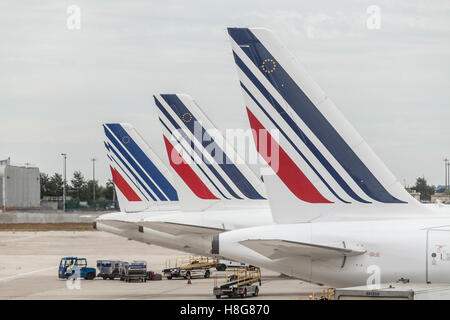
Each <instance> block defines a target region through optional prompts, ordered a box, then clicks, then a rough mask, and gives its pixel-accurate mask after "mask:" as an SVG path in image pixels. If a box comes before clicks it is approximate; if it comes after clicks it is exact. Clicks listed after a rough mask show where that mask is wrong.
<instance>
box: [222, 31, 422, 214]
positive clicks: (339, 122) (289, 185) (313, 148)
mask: <svg viewBox="0 0 450 320" xmlns="http://www.w3.org/2000/svg"><path fill="white" fill-rule="evenodd" d="M228 34H229V36H230V39H231V44H232V49H233V57H234V60H235V63H236V66H237V70H238V73H239V78H240V86H241V89H242V93H243V95H244V99H245V102H246V111H247V114H248V118H249V121H250V126H251V127H252V129H253V130H254V139H255V144H256V146H257V149H258V152H259V153H260V154H261V156H262V157H264V158H266V159H268V156H267V155H266V154H265V152H264V150H268V149H272V148H273V147H274V146H275V147H277V148H279V152H278V154H279V158H278V161H276V159H275V160H274V159H270V160H271V161H270V162H269V165H270V166H271V167H272V168H273V169H274V171H275V173H276V175H274V176H267V177H264V179H265V184H266V188H267V191H268V195H269V200H270V205H271V208H272V212H273V215H274V219H275V220H276V221H277V222H300V221H310V220H311V219H314V218H316V217H318V216H320V215H321V214H323V213H328V212H330V211H333V212H338V211H341V210H345V211H346V212H349V211H351V210H354V212H361V211H364V210H372V211H373V210H374V208H377V209H376V210H378V209H379V208H380V207H389V208H390V209H394V210H402V209H408V210H409V209H411V208H412V206H413V207H414V208H417V207H418V202H417V201H416V200H415V199H414V198H412V197H411V196H410V195H409V194H408V193H407V192H406V190H405V189H404V188H403V186H402V185H401V184H400V183H399V181H398V180H397V179H396V178H395V177H394V175H393V174H392V173H391V172H390V171H389V170H388V168H387V167H386V166H385V165H384V164H383V162H382V161H381V160H380V159H379V158H378V157H377V156H376V154H375V153H374V152H373V151H372V149H371V148H370V147H369V146H368V145H367V143H366V142H365V141H364V140H363V138H362V137H361V136H360V135H359V134H358V133H357V132H356V130H355V129H354V128H353V127H352V125H351V124H350V123H349V122H348V121H347V120H346V119H345V118H344V116H343V115H342V114H341V112H340V111H339V110H338V109H337V108H336V107H335V105H334V104H333V102H332V101H331V100H330V98H329V97H328V96H327V95H326V94H325V93H324V92H323V91H322V90H321V89H320V88H319V86H318V85H317V84H316V83H315V82H314V81H313V80H312V79H311V78H310V77H309V75H308V74H307V73H306V71H305V70H304V69H303V67H302V66H301V65H300V64H299V63H298V62H297V61H296V59H295V58H294V56H293V55H292V54H291V53H290V52H289V51H288V50H287V49H286V47H285V46H284V45H283V44H281V43H280V42H279V40H278V39H277V38H276V37H275V36H274V34H273V33H272V32H271V31H269V30H267V29H263V28H229V29H228ZM271 130H278V132H279V135H278V138H276V137H273V136H271V135H270V133H269V132H270V131H271ZM261 133H263V134H261ZM261 137H262V138H261ZM268 160H269V159H268ZM312 205H314V206H312ZM311 208H314V210H311ZM374 212H375V211H374Z"/></svg>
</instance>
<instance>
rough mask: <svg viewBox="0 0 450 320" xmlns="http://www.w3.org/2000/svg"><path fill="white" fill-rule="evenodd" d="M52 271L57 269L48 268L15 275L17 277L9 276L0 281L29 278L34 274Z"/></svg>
mask: <svg viewBox="0 0 450 320" xmlns="http://www.w3.org/2000/svg"><path fill="white" fill-rule="evenodd" d="M50 269H55V267H48V268H44V269H39V270H34V271H30V272H25V273H19V274H15V275H12V276H9V277H5V278H0V281H9V280H13V279H17V278H23V277H26V276H29V275H31V274H34V273H38V272H43V271H48V270H50Z"/></svg>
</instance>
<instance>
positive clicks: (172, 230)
mask: <svg viewBox="0 0 450 320" xmlns="http://www.w3.org/2000/svg"><path fill="white" fill-rule="evenodd" d="M138 224H139V225H142V226H144V227H146V228H150V229H153V230H156V231H160V232H165V233H169V234H173V235H175V236H178V235H181V234H210V235H214V234H219V233H222V232H225V231H227V230H226V229H222V228H213V227H208V226H200V225H190V224H184V223H175V222H167V221H143V222H139V223H138Z"/></svg>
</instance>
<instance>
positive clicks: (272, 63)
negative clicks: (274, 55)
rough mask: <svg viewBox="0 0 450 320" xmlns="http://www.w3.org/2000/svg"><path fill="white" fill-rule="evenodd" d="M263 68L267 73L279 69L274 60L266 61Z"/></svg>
mask: <svg viewBox="0 0 450 320" xmlns="http://www.w3.org/2000/svg"><path fill="white" fill-rule="evenodd" d="M261 68H262V70H263V71H264V72H265V73H272V72H274V71H275V69H276V68H277V63H276V61H275V60H273V59H265V60H264V61H263V63H262V66H261Z"/></svg>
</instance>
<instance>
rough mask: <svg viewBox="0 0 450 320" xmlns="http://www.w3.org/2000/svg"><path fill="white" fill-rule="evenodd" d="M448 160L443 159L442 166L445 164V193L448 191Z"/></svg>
mask: <svg viewBox="0 0 450 320" xmlns="http://www.w3.org/2000/svg"><path fill="white" fill-rule="evenodd" d="M448 163H449V162H448V159H447V158H445V159H444V164H445V187H444V190H445V191H447V189H448Z"/></svg>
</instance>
